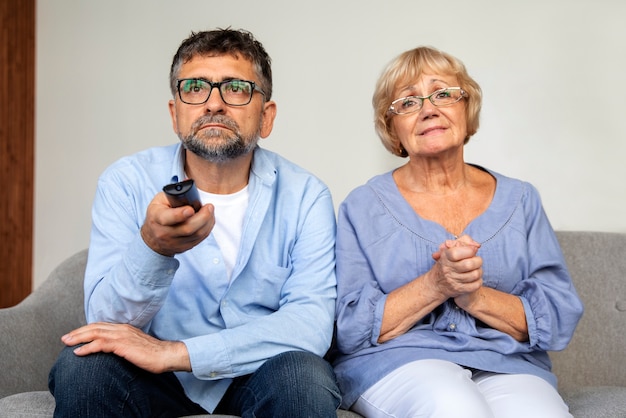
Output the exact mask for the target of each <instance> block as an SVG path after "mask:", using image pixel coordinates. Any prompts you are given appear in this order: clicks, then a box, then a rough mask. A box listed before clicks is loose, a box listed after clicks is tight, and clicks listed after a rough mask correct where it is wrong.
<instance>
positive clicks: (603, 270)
mask: <svg viewBox="0 0 626 418" xmlns="http://www.w3.org/2000/svg"><path fill="white" fill-rule="evenodd" d="M557 236H558V238H559V242H560V243H561V247H562V249H563V253H564V254H565V259H566V262H567V265H568V268H569V270H570V273H571V275H572V278H573V280H574V284H575V286H576V289H577V290H578V293H579V295H580V297H581V298H582V300H583V303H584V305H585V313H584V315H583V318H582V320H581V321H580V323H579V325H578V328H577V329H576V332H575V334H574V338H573V339H572V341H571V343H570V345H569V346H568V347H567V348H566V349H565V350H564V351H562V352H554V353H551V358H552V360H553V364H554V372H555V373H556V375H557V377H558V378H559V386H560V387H561V388H573V387H576V386H609V385H621V386H626V361H625V360H626V233H608V232H570V231H557ZM86 262H87V250H83V251H80V252H79V253H77V254H75V255H73V256H72V257H70V258H68V259H67V260H65V261H64V262H63V263H61V264H60V265H59V266H58V267H57V268H56V269H55V270H54V271H53V272H52V273H51V274H50V276H49V277H48V279H47V280H46V281H45V282H44V283H42V284H41V286H40V287H39V288H38V289H37V290H36V291H35V292H33V293H32V294H31V295H30V296H28V297H27V298H26V299H24V301H22V302H21V303H20V304H19V305H17V306H15V307H13V308H7V309H0V358H1V359H2V361H1V362H0V363H1V364H2V378H0V398H2V397H4V396H8V395H11V394H14V393H19V392H25V391H33V390H47V387H46V385H47V381H48V372H49V370H50V368H51V367H52V365H53V364H54V361H55V360H56V357H57V355H58V353H59V352H60V350H61V349H62V347H63V344H62V343H61V341H60V337H61V335H63V334H64V333H66V332H68V331H70V330H72V329H74V328H76V327H78V326H80V325H82V324H84V323H85V314H84V308H83V276H84V272H85V265H86Z"/></svg>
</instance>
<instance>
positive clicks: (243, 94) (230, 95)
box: [178, 78, 254, 106]
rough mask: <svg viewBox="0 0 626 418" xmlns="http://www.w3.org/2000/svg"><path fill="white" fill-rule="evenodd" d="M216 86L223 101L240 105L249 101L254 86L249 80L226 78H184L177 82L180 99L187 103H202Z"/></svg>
mask: <svg viewBox="0 0 626 418" xmlns="http://www.w3.org/2000/svg"><path fill="white" fill-rule="evenodd" d="M213 87H217V88H218V90H219V92H220V96H221V97H222V100H223V101H224V103H226V104H229V105H233V106H241V105H246V104H248V103H250V100H251V99H252V93H253V91H254V88H253V86H252V83H251V82H250V81H245V80H227V81H221V82H219V83H211V82H209V81H207V80H202V79H196V78H192V79H184V80H180V82H179V84H178V93H179V95H180V99H181V100H182V101H183V102H185V103H187V104H202V103H205V102H206V101H207V100H209V96H210V95H211V92H212V91H213Z"/></svg>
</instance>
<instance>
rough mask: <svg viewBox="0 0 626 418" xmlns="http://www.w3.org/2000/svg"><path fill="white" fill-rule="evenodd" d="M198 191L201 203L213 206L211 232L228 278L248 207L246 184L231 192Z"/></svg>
mask: <svg viewBox="0 0 626 418" xmlns="http://www.w3.org/2000/svg"><path fill="white" fill-rule="evenodd" d="M198 192H199V193H200V200H201V201H202V204H203V205H206V204H207V203H211V204H213V206H215V226H214V227H213V230H212V231H211V234H212V235H213V237H214V238H215V240H216V241H217V245H218V246H219V247H220V251H221V252H222V257H223V258H224V266H225V267H226V273H227V275H228V280H230V278H231V276H232V274H233V267H234V266H235V262H236V261H237V254H238V253H239V244H240V243H241V232H242V230H243V218H244V216H245V214H246V209H247V208H248V200H249V197H250V193H249V192H248V186H246V187H244V188H243V189H241V190H240V191H238V192H236V193H233V194H213V193H207V192H203V191H202V190H198Z"/></svg>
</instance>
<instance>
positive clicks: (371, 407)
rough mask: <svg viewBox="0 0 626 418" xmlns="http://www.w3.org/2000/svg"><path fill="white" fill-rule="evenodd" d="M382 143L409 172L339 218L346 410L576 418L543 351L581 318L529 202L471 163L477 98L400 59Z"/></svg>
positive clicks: (460, 72)
mask: <svg viewBox="0 0 626 418" xmlns="http://www.w3.org/2000/svg"><path fill="white" fill-rule="evenodd" d="M373 105H374V109H375V116H376V122H375V124H376V130H377V132H378V135H379V136H380V138H381V140H382V142H383V144H384V146H385V147H386V148H387V150H389V151H390V152H391V153H393V154H395V155H397V156H400V157H408V161H407V163H406V164H404V165H403V166H401V167H399V168H397V169H395V170H393V171H391V172H388V173H385V174H382V175H379V176H376V177H374V178H372V179H371V180H370V181H368V182H367V184H365V185H363V186H361V187H358V188H357V189H356V190H354V191H353V192H352V193H350V195H349V196H348V197H347V198H346V200H345V201H344V202H343V203H342V205H341V207H340V209H339V216H338V233H337V250H336V253H337V279H338V298H337V353H336V357H335V360H334V366H335V371H336V373H337V377H338V379H339V383H340V386H341V388H342V391H343V394H344V400H343V406H344V407H346V408H348V407H349V408H351V409H353V410H355V411H356V412H359V413H360V414H362V415H364V416H366V417H390V416H394V417H403V418H404V417H417V416H419V417H422V416H424V417H464V418H467V417H477V418H486V417H498V418H501V417H517V416H520V417H521V416H523V417H530V416H537V417H539V416H541V417H551V418H553V417H569V416H571V415H570V414H569V413H568V408H567V406H566V405H565V403H564V402H563V400H562V399H561V397H560V396H559V394H558V392H557V391H556V389H555V387H556V378H555V376H554V375H553V374H552V373H551V371H550V368H551V364H550V360H549V358H548V354H547V351H549V350H561V349H563V348H565V346H566V345H567V343H568V342H569V340H570V339H571V337H572V334H573V332H574V328H575V327H576V324H577V323H578V320H579V319H580V316H581V315H582V310H583V308H582V304H581V302H580V300H579V298H578V295H577V294H576V291H575V289H574V287H573V285H572V281H571V278H570V276H569V273H568V271H567V268H566V266H565V262H564V259H563V255H562V252H561V250H560V247H559V244H558V242H557V239H556V237H555V234H554V231H553V230H552V228H551V226H550V223H549V221H548V219H547V217H546V214H545V212H544V210H543V208H542V205H541V201H540V198H539V195H538V192H537V190H536V189H535V188H534V187H532V186H531V185H530V184H528V183H525V182H522V181H519V180H515V179H511V178H508V177H505V176H503V175H501V174H498V173H495V172H493V171H490V170H488V169H485V168H482V167H479V166H476V165H471V164H467V163H466V162H465V161H464V156H463V150H464V145H465V144H466V143H467V142H468V140H469V138H470V137H471V136H472V135H473V134H474V133H476V131H477V129H478V120H479V113H480V108H481V90H480V87H479V86H478V84H477V83H476V82H475V81H474V80H473V79H472V78H471V77H470V76H469V75H468V74H467V71H466V69H465V67H464V65H463V64H462V63H461V62H460V61H459V60H457V59H456V58H454V57H452V56H450V55H448V54H446V53H444V52H441V51H438V50H436V49H433V48H426V47H420V48H416V49H414V50H410V51H407V52H405V53H403V54H401V55H400V56H399V57H397V58H396V59H395V60H394V61H392V62H391V63H390V64H389V66H388V67H387V69H386V70H385V71H384V72H383V74H382V75H381V77H380V79H379V81H378V83H377V86H376V91H375V94H374V97H373Z"/></svg>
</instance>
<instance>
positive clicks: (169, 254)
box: [49, 29, 340, 417]
mask: <svg viewBox="0 0 626 418" xmlns="http://www.w3.org/2000/svg"><path fill="white" fill-rule="evenodd" d="M170 85H171V90H172V95H173V99H172V100H171V101H170V102H169V109H170V114H171V117H172V124H173V128H174V131H175V132H176V134H177V135H178V136H179V138H180V141H181V143H180V144H175V145H172V146H168V147H158V148H152V149H148V150H146V151H144V152H140V153H138V154H136V155H133V156H130V157H126V158H123V159H121V160H120V161H118V162H116V163H115V164H113V165H112V166H111V167H109V168H108V169H107V170H106V171H105V172H104V173H103V174H102V176H101V178H100V180H99V183H98V189H97V194H96V198H95V201H94V207H93V226H92V232H91V243H90V248H89V261H88V265H87V271H86V274H85V310H86V314H87V322H88V323H89V324H88V325H86V326H84V327H81V328H79V329H76V330H74V331H72V332H70V333H68V334H67V335H65V336H63V337H62V340H63V342H64V343H65V344H66V345H67V346H68V347H67V348H66V349H65V350H64V351H63V352H62V353H61V355H60V356H59V359H58V360H57V363H56V364H55V366H54V367H53V369H52V371H51V373H50V382H49V386H50V390H51V392H52V394H53V395H54V397H55V400H56V404H57V406H56V411H55V416H74V417H77V416H87V415H88V416H90V417H91V416H103V417H114V416H181V415H191V414H202V413H206V412H211V413H220V414H233V415H241V416H244V417H245V416H256V417H264V416H267V417H297V416H315V417H330V416H336V409H337V407H338V405H339V401H340V399H339V393H338V389H337V387H336V383H335V378H334V374H333V372H332V369H331V368H330V366H329V365H328V364H327V363H326V362H325V361H324V360H322V358H321V356H323V355H324V353H325V352H326V350H327V349H328V348H329V346H330V342H331V337H332V328H333V317H334V304H335V298H336V287H335V286H336V282H335V273H334V236H335V216H334V209H333V205H332V201H331V197H330V193H329V191H328V189H327V187H326V186H325V185H324V184H322V183H321V182H320V181H319V180H318V179H316V178H315V177H313V176H312V175H310V174H309V173H307V172H305V171H304V170H302V169H300V168H299V167H297V166H295V165H294V164H292V163H290V162H288V161H286V160H285V159H283V158H281V157H280V156H278V155H276V154H274V153H272V152H269V151H266V150H263V149H261V148H259V147H258V146H257V142H258V140H259V138H265V137H267V136H268V135H269V134H270V132H271V131H272V127H273V122H274V118H275V116H276V104H275V103H274V102H272V101H271V100H270V98H271V95H272V74H271V66H270V58H269V56H268V55H267V53H266V52H265V49H264V48H263V46H262V45H261V44H260V43H259V42H258V41H256V40H255V39H254V37H253V36H252V34H250V33H248V32H245V31H235V30H231V29H225V30H222V29H219V30H214V31H208V32H200V33H196V34H192V35H191V36H190V37H189V38H188V39H186V40H185V41H183V43H182V44H181V46H180V47H179V49H178V52H177V53H176V55H175V56H174V60H173V63H172V67H171V70H170ZM138 91H139V92H140V91H141V90H140V89H139V90H138ZM186 178H192V179H194V180H195V183H196V184H197V186H198V189H199V190H200V197H201V200H202V203H203V204H204V205H203V206H202V207H201V208H200V209H199V210H198V211H197V212H195V211H194V208H192V207H191V206H189V205H187V206H181V207H172V206H171V205H170V203H169V202H168V200H167V199H166V196H165V194H164V193H163V192H161V189H162V188H163V186H164V185H165V184H167V183H169V182H171V181H176V179H180V180H182V179H186Z"/></svg>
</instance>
